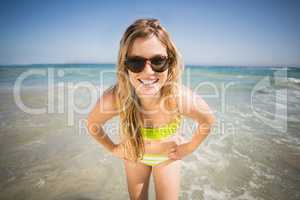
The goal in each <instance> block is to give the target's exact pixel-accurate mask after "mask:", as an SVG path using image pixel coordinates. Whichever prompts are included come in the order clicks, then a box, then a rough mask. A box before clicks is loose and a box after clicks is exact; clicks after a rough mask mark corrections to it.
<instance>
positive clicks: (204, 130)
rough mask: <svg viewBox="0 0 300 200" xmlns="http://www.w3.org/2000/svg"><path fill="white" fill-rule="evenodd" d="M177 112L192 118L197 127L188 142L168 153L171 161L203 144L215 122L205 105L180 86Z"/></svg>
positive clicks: (188, 90)
mask: <svg viewBox="0 0 300 200" xmlns="http://www.w3.org/2000/svg"><path fill="white" fill-rule="evenodd" d="M179 102H180V103H179V110H180V112H181V114H183V115H185V116H187V117H190V118H192V119H193V120H195V121H196V122H198V124H199V125H198V127H197V129H196V130H195V132H194V133H193V137H192V139H191V141H190V142H188V143H185V144H182V145H179V146H178V148H177V149H172V150H171V151H170V154H169V157H170V158H171V159H181V158H182V157H184V156H185V155H187V154H189V153H191V152H193V151H194V150H196V149H197V148H198V146H199V145H200V144H201V143H202V142H203V140H204V139H205V138H206V137H207V135H208V134H209V133H210V130H211V127H212V126H213V123H214V121H215V118H214V115H213V114H212V111H211V109H210V108H209V106H208V105H207V103H206V102H205V101H204V100H203V99H202V98H201V97H200V96H199V95H197V94H195V93H194V92H193V91H191V90H190V89H189V88H187V87H185V86H182V87H181V89H180V100H179Z"/></svg>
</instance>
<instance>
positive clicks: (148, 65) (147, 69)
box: [143, 60, 155, 74]
mask: <svg viewBox="0 0 300 200" xmlns="http://www.w3.org/2000/svg"><path fill="white" fill-rule="evenodd" d="M143 72H144V73H147V74H154V73H155V71H153V70H152V67H151V62H150V61H149V60H147V61H146V62H145V68H144V70H143Z"/></svg>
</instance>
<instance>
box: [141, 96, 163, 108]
mask: <svg viewBox="0 0 300 200" xmlns="http://www.w3.org/2000/svg"><path fill="white" fill-rule="evenodd" d="M139 98H140V101H141V104H142V108H143V109H144V110H154V109H156V108H157V106H159V99H160V94H159V93H157V94H155V95H153V96H142V97H139Z"/></svg>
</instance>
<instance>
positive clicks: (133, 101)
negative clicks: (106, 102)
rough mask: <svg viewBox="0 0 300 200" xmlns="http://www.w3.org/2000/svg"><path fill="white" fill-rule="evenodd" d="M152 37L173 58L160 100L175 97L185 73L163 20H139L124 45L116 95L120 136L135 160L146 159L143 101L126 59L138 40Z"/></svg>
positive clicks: (170, 103) (174, 104)
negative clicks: (158, 41) (140, 110)
mask: <svg viewBox="0 0 300 200" xmlns="http://www.w3.org/2000/svg"><path fill="white" fill-rule="evenodd" d="M151 36H156V37H157V38H158V39H159V40H160V42H161V43H162V44H163V45H164V46H165V47H166V50H167V54H168V57H169V58H170V63H169V68H168V78H167V81H166V83H165V85H164V86H162V88H161V90H160V93H161V96H160V98H164V97H170V96H171V97H175V95H176V86H177V85H178V83H179V82H180V75H181V72H182V61H181V56H180V54H179V52H178V51H177V49H176V47H175V45H174V43H173V42H172V40H171V38H170V36H169V34H168V33H167V31H166V30H165V28H164V27H162V26H161V25H160V22H159V20H157V19H138V20H136V21H135V22H134V23H133V24H131V25H130V26H129V27H128V28H127V29H126V31H125V33H124V34H123V37H122V39H121V41H120V49H119V55H118V64H117V84H116V85H115V92H116V96H117V105H118V107H119V109H120V134H121V137H122V138H125V139H126V141H127V142H126V143H125V147H126V148H125V149H126V152H125V153H126V155H127V157H129V158H131V159H132V160H137V159H140V158H142V156H143V154H144V150H145V149H144V142H143V138H142V135H141V132H140V127H142V126H143V122H142V117H141V115H140V112H139V110H138V108H139V107H140V100H139V98H138V96H137V94H136V92H135V89H134V87H133V86H132V85H131V83H130V81H129V77H128V72H127V68H126V66H125V59H126V56H127V52H128V50H129V48H130V47H131V45H132V44H133V42H134V40H135V39H137V38H149V37H151ZM174 83H175V84H174ZM174 99H176V98H167V100H166V101H165V104H166V107H167V108H168V109H172V108H174V107H177V102H174Z"/></svg>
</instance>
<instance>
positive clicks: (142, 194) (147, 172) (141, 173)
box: [124, 160, 152, 200]
mask: <svg viewBox="0 0 300 200" xmlns="http://www.w3.org/2000/svg"><path fill="white" fill-rule="evenodd" d="M124 165H125V172H126V176H127V186H128V192H129V196H130V199H131V200H137V199H140V200H146V199H148V188H149V180H150V176H151V171H152V167H151V166H147V165H145V164H142V163H138V162H137V163H135V162H132V161H127V160H124Z"/></svg>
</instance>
